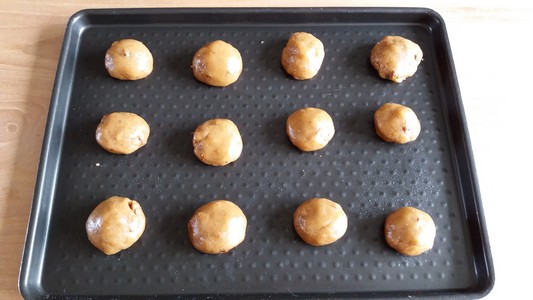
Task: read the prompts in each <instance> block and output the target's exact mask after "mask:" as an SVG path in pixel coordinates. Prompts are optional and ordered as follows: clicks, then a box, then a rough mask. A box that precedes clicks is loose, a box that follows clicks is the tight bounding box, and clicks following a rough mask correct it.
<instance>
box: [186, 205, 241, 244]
mask: <svg viewBox="0 0 533 300" xmlns="http://www.w3.org/2000/svg"><path fill="white" fill-rule="evenodd" d="M246 225H247V220H246V216H245V215H244V213H243V212H242V210H241V209H240V208H239V207H238V206H237V205H235V204H234V203H233V202H231V201H228V200H215V201H212V202H209V203H206V204H204V205H202V206H200V207H199V208H198V209H197V210H196V212H195V213H194V215H193V216H192V217H191V219H190V220H189V224H188V227H189V238H190V240H191V243H192V245H193V246H194V248H196V249H197V250H198V251H201V252H203V253H207V254H220V253H226V252H228V251H230V250H231V249H233V248H235V247H237V246H238V245H239V244H240V243H241V242H242V241H243V240H244V237H245V236H246Z"/></svg>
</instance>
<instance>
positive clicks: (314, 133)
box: [286, 107, 335, 151]
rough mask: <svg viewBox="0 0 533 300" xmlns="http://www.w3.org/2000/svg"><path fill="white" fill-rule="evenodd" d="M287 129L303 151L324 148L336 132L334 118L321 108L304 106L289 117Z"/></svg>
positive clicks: (292, 139) (290, 136)
mask: <svg viewBox="0 0 533 300" xmlns="http://www.w3.org/2000/svg"><path fill="white" fill-rule="evenodd" d="M286 131H287V135H288V136H289V139H290V140H291V142H292V143H293V145H294V146H296V147H298V149H300V150H302V151H316V150H320V149H322V148H324V147H325V146H326V145H327V144H328V143H329V141H330V140H331V139H332V138H333V135H334V134H335V126H334V125H333V119H331V116H330V115H329V114H328V113H327V112H326V111H324V110H322V109H320V108H313V107H308V108H302V109H299V110H297V111H295V112H293V113H292V114H291V115H290V116H289V118H287V124H286Z"/></svg>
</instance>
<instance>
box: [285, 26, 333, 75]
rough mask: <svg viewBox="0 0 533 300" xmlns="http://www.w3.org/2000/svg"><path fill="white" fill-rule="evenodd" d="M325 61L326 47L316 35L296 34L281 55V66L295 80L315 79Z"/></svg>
mask: <svg viewBox="0 0 533 300" xmlns="http://www.w3.org/2000/svg"><path fill="white" fill-rule="evenodd" d="M323 60H324V45H323V44H322V42H321V41H320V40H319V39H317V38H316V37H315V36H314V35H312V34H310V33H307V32H296V33H294V34H293V35H291V37H290V38H289V41H288V42H287V45H286V46H285V48H283V51H282V53H281V65H282V66H283V68H284V69H285V71H286V72H287V73H289V74H290V75H292V77H294V78H295V79H298V80H305V79H311V78H313V77H314V76H315V75H316V74H317V73H318V71H319V70H320V67H321V66H322V61H323Z"/></svg>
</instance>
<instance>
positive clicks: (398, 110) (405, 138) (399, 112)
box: [374, 103, 420, 144]
mask: <svg viewBox="0 0 533 300" xmlns="http://www.w3.org/2000/svg"><path fill="white" fill-rule="evenodd" d="M374 126H375V128H376V133H377V135H378V136H379V137H380V138H382V139H383V140H384V141H386V142H393V143H398V144H405V143H408V142H412V141H414V140H416V138H417V137H418V135H419V134H420V121H419V120H418V118H417V116H416V114H415V112H414V111H413V110H412V109H410V108H409V107H407V106H403V105H401V104H396V103H385V104H383V105H382V106H381V107H380V108H379V109H378V110H376V112H375V113H374Z"/></svg>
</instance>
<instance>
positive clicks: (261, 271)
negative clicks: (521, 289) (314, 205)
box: [19, 8, 494, 299]
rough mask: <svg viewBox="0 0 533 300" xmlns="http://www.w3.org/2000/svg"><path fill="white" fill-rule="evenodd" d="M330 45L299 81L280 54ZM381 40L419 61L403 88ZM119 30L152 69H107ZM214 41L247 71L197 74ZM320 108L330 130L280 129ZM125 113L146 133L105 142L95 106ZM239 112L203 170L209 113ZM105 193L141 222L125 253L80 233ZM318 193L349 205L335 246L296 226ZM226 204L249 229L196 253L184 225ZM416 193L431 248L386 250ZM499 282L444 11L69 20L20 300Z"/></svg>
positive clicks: (283, 293)
mask: <svg viewBox="0 0 533 300" xmlns="http://www.w3.org/2000/svg"><path fill="white" fill-rule="evenodd" d="M296 31H307V32H311V33H313V34H314V35H316V36H317V37H318V38H319V39H321V40H322V42H323V43H324V45H325V49H326V58H325V60H324V63H323V66H322V69H321V70H320V72H319V74H318V75H317V76H316V77H315V78H313V79H311V80H308V81H297V80H294V79H292V78H290V77H289V76H287V75H286V74H285V72H284V71H283V70H282V68H281V66H280V63H279V58H280V53H281V50H282V48H283V46H284V44H285V43H286V41H287V39H288V37H289V36H290V34H291V33H293V32H296ZM385 35H401V36H404V37H406V38H409V39H411V40H413V41H415V42H417V43H418V44H419V45H420V46H421V48H422V50H423V51H424V60H423V62H422V63H421V65H420V66H419V69H418V71H417V73H416V74H415V75H414V76H413V77H412V78H409V79H407V80H406V81H405V82H404V83H401V84H396V83H392V82H389V81H386V80H383V79H381V78H379V77H378V76H377V73H376V71H375V70H373V69H372V67H371V66H370V64H369V53H370V50H371V48H372V47H373V45H374V44H375V43H376V42H377V41H379V40H380V39H381V38H382V37H383V36H385ZM121 38H135V39H138V40H141V41H143V42H144V43H145V44H146V45H147V46H148V48H150V49H151V51H152V53H153V55H154V59H155V61H154V65H155V69H154V72H153V73H152V74H151V75H150V77H148V78H147V79H144V80H140V81H135V82H127V81H119V80H115V79H112V78H110V77H109V76H108V75H107V73H106V71H105V69H104V63H103V58H104V54H105V51H106V49H107V48H108V47H109V46H110V44H111V43H112V42H113V41H115V40H118V39H121ZM215 39H222V40H225V41H227V42H229V43H231V44H233V45H234V46H235V47H236V48H238V49H239V50H240V52H241V54H242V56H243V61H244V70H243V73H242V75H241V77H240V79H239V80H238V81H237V82H236V83H235V84H233V85H231V86H229V87H226V88H214V87H209V86H206V85H204V84H202V83H199V82H198V81H196V80H195V79H194V78H193V76H192V72H191V70H190V64H191V60H192V56H193V54H194V52H195V51H196V50H197V49H198V48H199V47H200V46H202V45H203V44H205V43H207V42H209V41H212V40H215ZM389 101H392V102H398V103H402V104H404V105H407V106H409V107H411V108H412V109H413V110H414V111H415V112H416V113H417V115H418V116H419V118H420V120H421V124H422V132H421V134H420V136H419V137H418V139H417V140H416V141H415V142H413V143H410V144H406V145H395V144H390V143H386V142H383V141H381V140H380V139H379V138H378V137H377V136H376V134H375V133H374V128H373V120H372V118H373V112H374V111H375V110H376V109H377V108H378V107H379V106H380V105H381V104H383V103H386V102H389ZM307 106H314V107H320V108H323V109H325V110H326V111H328V112H329V113H330V114H331V116H332V117H333V119H334V123H335V126H336V130H337V132H336V134H335V137H334V138H333V140H332V141H331V142H330V144H329V145H328V146H327V147H326V148H325V149H323V150H320V151H317V152H313V153H303V152H300V151H298V150H297V149H296V148H294V147H293V146H292V145H291V144H290V142H289V140H288V138H287V136H286V134H285V131H284V124H285V120H286V118H287V116H288V115H289V114H290V113H291V112H292V111H294V110H296V109H299V108H302V107H307ZM113 111H130V112H135V113H137V114H139V115H141V116H143V117H144V118H145V119H146V120H147V121H148V123H149V124H150V125H151V128H152V134H151V137H150V140H149V143H148V145H147V146H145V147H144V148H142V149H141V150H139V151H137V152H135V153H134V154H131V155H128V156H122V155H113V154H110V153H107V152H106V151H104V150H102V149H101V148H100V147H99V146H98V145H97V143H96V142H95V139H94V132H95V129H96V126H97V124H98V123H99V121H100V118H101V117H102V116H103V115H104V114H106V113H110V112H113ZM214 117H223V118H230V119H232V120H233V121H234V122H235V123H236V124H237V126H238V127H239V129H240V131H241V134H242V136H243V140H244V150H243V153H242V156H241V157H240V159H239V160H238V161H236V162H235V163H233V164H231V165H228V166H225V167H210V166H206V165H204V164H202V163H200V162H199V161H198V159H196V157H195V156H194V154H193V151H192V132H193V131H194V129H195V127H196V126H197V125H198V124H200V123H201V122H203V121H204V120H206V119H209V118H214ZM112 195H122V196H127V197H130V198H133V199H137V200H138V201H139V202H140V203H141V205H142V206H143V209H144V211H145V214H146V217H147V228H146V231H145V232H144V235H143V236H142V237H141V239H140V240H139V241H138V242H137V243H136V244H135V245H134V246H132V247H131V248H129V249H127V250H125V251H122V252H120V253H119V254H116V255H113V256H106V255H103V254H102V253H100V252H99V251H98V250H97V249H96V248H94V247H93V246H92V245H91V244H90V243H89V241H88V240H87V237H86V234H85V221H86V218H87V216H88V215H89V213H90V212H91V210H92V209H93V208H94V207H95V206H96V205H97V204H98V203H99V202H100V201H102V200H104V199H106V198H107V197H109V196H112ZM311 197H327V198H330V199H332V200H334V201H336V202H338V203H340V204H341V205H342V207H343V208H344V209H345V211H346V213H347V215H348V218H349V228H348V230H347V232H346V235H345V236H344V237H343V238H342V239H341V240H339V241H338V242H336V243H334V244H332V245H328V246H323V247H313V246H309V245H307V244H305V243H304V242H302V241H301V240H300V239H299V238H298V237H297V235H296V233H295V232H294V230H293V228H292V212H293V211H294V209H295V208H296V207H297V205H298V204H299V203H301V202H302V201H304V200H306V199H308V198H311ZM214 199H230V200H232V201H234V202H235V203H237V204H238V205H239V206H240V207H241V208H242V209H243V211H244V212H245V214H246V215H247V217H248V221H249V225H248V229H247V237H246V239H245V241H244V242H243V243H242V244H241V245H240V246H239V247H237V248H236V249H234V250H232V251H231V252H229V253H227V254H224V255H206V254H201V253H199V252H197V251H196V250H194V248H192V246H191V245H190V242H189V240H188V236H187V229H186V228H187V226H186V224H187V220H188V219H189V217H190V216H191V214H192V213H193V212H194V210H195V209H196V208H197V207H198V206H199V205H201V204H203V203H205V202H207V201H211V200H214ZM404 205H411V206H415V207H418V208H420V209H423V210H425V211H427V212H429V213H430V214H431V215H432V217H433V219H434V220H435V223H436V225H437V237H436V240H435V245H434V248H433V249H432V250H431V251H429V252H427V253H425V254H423V255H420V256H417V257H407V256H403V255H400V254H398V253H396V252H395V251H394V250H392V249H391V248H389V247H388V246H387V245H386V243H385V241H384V238H383V233H382V231H383V222H384V219H385V217H386V215H387V214H388V213H390V212H392V211H393V210H394V209H396V208H398V207H401V206H404ZM493 283H494V272H493V264H492V259H491V255H490V247H489V243H488V239H487V232H486V229H485V221H484V217H483V210H482V205H481V199H480V196H479V191H478V186H477V179H476V174H475V168H474V162H473V158H472V152H471V149H470V141H469V138H468V131H467V126H466V122H465V115H464V111H463V107H462V103H461V97H460V92H459V87H458V83H457V78H456V75H455V69H454V65H453V60H452V55H451V51H450V47H449V42H448V38H447V34H446V29H445V25H444V22H443V19H442V18H441V17H440V16H439V15H438V14H437V13H435V12H434V11H432V10H430V9H425V8H327V9H324V8H294V9H292V8H289V9H287V8H284V9H109V10H85V11H81V12H79V13H77V14H75V15H74V16H72V18H71V19H70V21H69V23H68V26H67V29H66V33H65V38H64V44H63V49H62V53H61V58H60V61H59V67H58V71H57V75H56V82H55V86H54V90H53V95H52V101H51V105H50V111H49V117H48V123H47V127H46V134H45V139H44V144H43V150H42V157H41V162H40V167H39V172H38V178H37V184H36V189H35V196H34V201H33V206H32V211H31V216H30V221H29V227H28V234H27V239H26V246H25V250H24V255H23V260H22V266H21V274H20V283H19V284H20V290H21V293H22V295H23V296H24V297H25V298H27V299H40V298H46V299H62V298H68V299H78V298H81V299H84V298H90V299H93V298H107V297H113V298H142V299H146V298H166V297H168V298H239V299H241V298H276V299H278V298H321V297H327V298H355V297H356V298H396V297H444V298H449V297H459V298H476V297H482V296H484V295H486V294H487V293H488V292H489V291H490V290H491V288H492V286H493Z"/></svg>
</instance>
